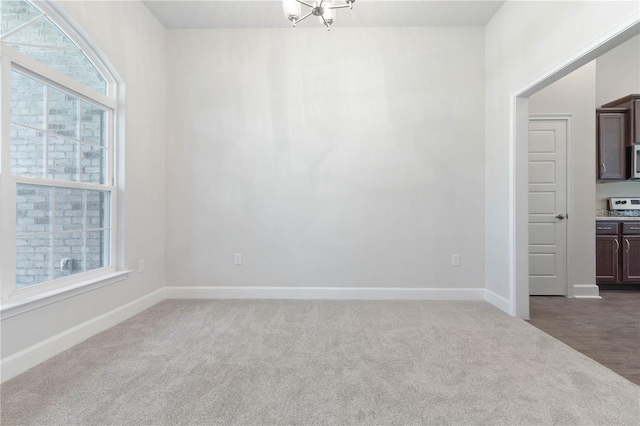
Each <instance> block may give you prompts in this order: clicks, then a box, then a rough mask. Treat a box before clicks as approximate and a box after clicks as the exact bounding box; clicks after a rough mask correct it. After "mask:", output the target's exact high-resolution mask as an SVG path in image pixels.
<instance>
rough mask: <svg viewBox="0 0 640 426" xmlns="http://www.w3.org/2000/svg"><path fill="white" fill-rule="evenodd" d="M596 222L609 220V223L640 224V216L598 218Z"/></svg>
mask: <svg viewBox="0 0 640 426" xmlns="http://www.w3.org/2000/svg"><path fill="white" fill-rule="evenodd" d="M596 220H608V221H609V222H612V221H613V222H640V216H596Z"/></svg>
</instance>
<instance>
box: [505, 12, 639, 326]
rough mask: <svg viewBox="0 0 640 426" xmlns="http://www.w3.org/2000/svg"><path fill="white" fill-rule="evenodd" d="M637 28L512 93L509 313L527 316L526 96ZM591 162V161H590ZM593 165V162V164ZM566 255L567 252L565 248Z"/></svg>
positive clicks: (629, 28)
mask: <svg viewBox="0 0 640 426" xmlns="http://www.w3.org/2000/svg"><path fill="white" fill-rule="evenodd" d="M639 30H640V22H638V21H635V22H634V23H632V24H630V25H628V26H626V27H624V28H621V29H620V30H619V31H618V32H616V33H614V34H612V35H610V36H609V37H608V38H606V39H602V40H599V41H597V42H594V43H593V45H592V46H590V48H589V49H585V50H583V51H582V52H581V53H579V54H576V56H575V57H573V58H570V59H569V60H567V61H566V62H565V63H563V64H561V65H558V66H557V68H555V69H553V70H551V71H549V72H548V73H547V74H546V75H545V76H544V77H542V78H540V79H539V80H537V81H536V82H534V83H532V84H530V85H529V86H528V87H527V88H525V89H523V90H521V91H519V92H518V93H515V94H514V95H513V97H512V99H513V101H514V109H513V112H512V118H511V119H512V123H513V125H514V129H515V135H514V136H515V137H514V138H513V139H512V143H513V144H514V145H513V153H514V154H513V161H514V163H513V164H514V168H513V171H514V174H513V177H512V184H513V186H512V191H513V192H512V200H513V206H514V209H513V211H512V214H513V216H512V218H513V223H514V233H513V240H512V248H513V253H514V254H515V255H514V257H513V258H512V259H513V264H512V266H513V279H512V281H511V285H512V287H511V291H512V295H513V299H512V309H513V313H514V314H515V315H516V316H517V317H520V318H525V319H526V318H529V295H530V292H529V221H528V219H527V220H524V218H528V217H529V198H528V196H525V194H528V192H529V191H528V185H529V172H528V163H529V158H528V157H529V152H528V139H529V104H528V102H529V101H528V100H529V97H530V96H531V95H533V94H535V93H537V92H538V91H540V90H541V89H543V88H544V87H546V86H549V85H550V84H552V83H553V82H555V81H558V80H559V79H561V78H562V77H564V76H566V75H568V74H570V73H572V72H573V71H575V70H577V69H578V68H580V67H582V66H583V65H586V64H588V63H589V62H591V61H592V60H594V59H596V58H597V57H599V56H600V55H602V54H604V53H606V52H608V51H609V50H611V49H613V48H614V47H616V46H618V45H620V44H622V43H623V42H625V41H627V40H629V39H630V38H632V37H633V36H635V35H637V34H638V33H639ZM593 164H595V162H594V163H593ZM594 167H595V166H594ZM569 256H571V253H570V252H569ZM592 288H595V290H596V293H595V294H589V289H588V288H587V289H585V290H586V293H585V296H584V297H599V296H598V295H597V286H595V285H594V286H592Z"/></svg>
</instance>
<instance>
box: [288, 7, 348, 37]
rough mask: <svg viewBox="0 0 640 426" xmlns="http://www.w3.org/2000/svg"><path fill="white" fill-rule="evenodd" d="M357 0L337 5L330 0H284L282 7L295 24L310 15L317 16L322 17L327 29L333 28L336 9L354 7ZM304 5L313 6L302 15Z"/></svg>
mask: <svg viewBox="0 0 640 426" xmlns="http://www.w3.org/2000/svg"><path fill="white" fill-rule="evenodd" d="M355 1H356V0H344V2H345V3H347V4H342V5H339V6H336V5H335V4H334V3H332V2H331V1H330V0H320V1H319V2H317V1H314V2H313V3H307V2H306V1H302V0H282V7H283V8H284V16H285V17H286V18H287V19H288V20H289V21H291V22H293V26H294V27H295V26H296V24H297V23H298V22H300V21H303V20H305V19H307V18H308V17H309V16H311V15H313V16H317V17H318V19H320V22H321V23H322V24H324V25H325V26H326V27H327V31H329V30H331V24H333V21H334V20H335V19H336V11H335V10H336V9H343V8H345V7H348V8H349V9H353V3H354V2H355ZM302 5H305V6H308V7H310V8H311V11H310V12H309V13H307V14H306V15H304V16H303V17H300V15H301V9H302Z"/></svg>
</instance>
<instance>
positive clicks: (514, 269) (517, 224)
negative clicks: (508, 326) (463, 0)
mask: <svg viewBox="0 0 640 426" xmlns="http://www.w3.org/2000/svg"><path fill="white" fill-rule="evenodd" d="M639 13H640V12H639V4H638V2H616V1H599V2H572V1H566V2H535V1H533V2H519V1H518V2H506V3H505V4H504V5H503V6H502V7H501V8H500V10H498V12H497V13H496V15H495V16H494V17H493V18H492V19H491V21H490V22H489V23H488V24H487V26H486V27H485V51H486V92H485V93H486V102H485V110H486V111H487V114H486V116H487V119H486V122H485V126H486V131H485V137H486V140H485V164H486V167H485V172H486V173H485V183H486V193H485V203H486V206H487V211H486V215H485V216H486V227H485V247H486V251H485V256H486V260H487V261H486V265H485V271H486V274H485V281H486V286H487V289H488V290H489V291H490V292H492V293H494V294H496V295H497V296H498V297H502V298H503V299H506V300H508V301H510V302H512V303H515V301H518V303H519V306H518V309H514V310H513V313H517V314H519V315H523V316H526V315H528V297H526V295H525V294H524V293H526V289H527V288H528V265H527V263H528V259H527V257H528V256H527V252H528V241H527V238H526V235H527V200H526V198H527V196H526V193H527V189H526V187H527V171H526V167H527V155H526V146H516V145H515V133H516V131H517V128H515V127H514V126H515V120H516V115H515V112H516V111H517V110H516V100H515V99H514V95H516V94H517V93H518V92H519V91H521V90H524V89H526V88H527V87H529V86H531V85H532V84H533V83H535V82H537V81H540V80H541V79H542V78H543V77H544V76H545V75H546V73H548V72H550V71H551V70H552V69H553V68H555V67H557V66H558V65H559V64H562V63H564V62H565V61H567V60H568V59H570V58H573V57H576V56H577V55H579V54H580V52H581V49H584V48H586V47H588V46H590V45H591V44H592V43H594V42H596V41H599V40H601V39H602V40H603V41H604V37H605V36H609V35H612V34H613V32H614V31H617V29H621V28H622V27H624V26H625V25H627V24H628V23H630V22H632V21H637V20H638V19H639V16H640V15H639ZM551 18H552V19H551ZM520 104H521V106H523V108H522V110H521V111H522V112H523V113H525V122H526V115H528V114H526V109H527V108H526V102H524V103H523V102H520ZM516 237H517V239H516ZM516 284H517V285H516ZM523 289H524V291H523V294H516V290H518V291H522V290H523ZM512 306H513V307H514V308H515V305H512Z"/></svg>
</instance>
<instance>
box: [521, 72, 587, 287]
mask: <svg viewBox="0 0 640 426" xmlns="http://www.w3.org/2000/svg"><path fill="white" fill-rule="evenodd" d="M595 108H596V63H595V61H592V62H590V63H588V64H587V65H585V66H583V67H582V68H580V69H578V70H576V71H574V72H572V73H571V74H569V75H567V76H566V77H564V78H562V79H560V80H558V81H556V82H555V83H553V84H551V85H550V86H548V87H545V88H544V89H542V90H541V91H539V92H538V93H536V94H534V95H532V96H531V97H530V98H529V114H530V115H547V114H564V115H570V116H571V128H570V135H571V136H570V141H569V150H568V157H569V158H568V164H569V167H568V168H567V178H568V182H567V183H568V189H569V198H568V206H569V210H570V215H569V220H568V229H569V232H568V234H569V235H568V237H569V238H568V240H567V251H568V258H567V278H568V284H569V287H568V295H570V296H573V295H574V289H576V287H575V286H576V285H578V286H586V285H590V286H595V284H596V281H595V280H596V278H595V275H596V271H595V260H596V259H595V256H596V247H595V234H594V232H595V231H594V216H595V209H594V206H595V187H596V183H595V181H596V176H595V166H594V165H595V164H596V155H595V153H596V138H595V133H596V119H595ZM577 288H578V289H580V288H582V287H577Z"/></svg>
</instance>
